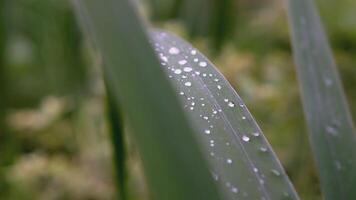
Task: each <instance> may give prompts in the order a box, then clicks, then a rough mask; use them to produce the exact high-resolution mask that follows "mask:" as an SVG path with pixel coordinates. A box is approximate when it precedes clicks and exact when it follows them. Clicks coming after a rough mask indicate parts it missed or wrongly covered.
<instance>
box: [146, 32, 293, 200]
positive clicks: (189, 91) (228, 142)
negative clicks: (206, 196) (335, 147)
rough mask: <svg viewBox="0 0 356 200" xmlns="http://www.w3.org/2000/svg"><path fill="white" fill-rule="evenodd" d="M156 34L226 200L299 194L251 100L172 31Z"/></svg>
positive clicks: (165, 65) (161, 54) (159, 51)
mask: <svg viewBox="0 0 356 200" xmlns="http://www.w3.org/2000/svg"><path fill="white" fill-rule="evenodd" d="M151 38H152V40H153V45H154V46H155V50H156V52H157V54H158V56H159V57H160V59H161V65H162V67H163V68H164V69H165V70H166V72H167V73H168V76H169V77H170V79H171V81H172V83H173V84H175V86H176V88H177V93H179V94H180V97H181V98H180V99H181V101H182V103H183V104H184V108H185V111H186V113H187V115H188V116H189V117H190V119H191V121H192V122H193V123H194V124H195V126H196V127H197V130H198V131H197V132H196V137H197V138H199V141H200V143H201V146H202V149H203V152H204V153H205V156H206V157H207V159H208V160H209V161H210V164H211V172H212V174H213V176H214V177H215V180H216V181H217V182H218V183H219V186H220V189H221V191H223V192H224V194H225V199H271V200H272V199H273V200H274V199H298V197H297V195H296V194H295V191H294V188H293V186H292V185H291V183H290V181H289V179H288V177H287V176H286V174H285V172H284V170H283V168H282V166H281V165H280V163H279V161H278V159H277V158H276V156H275V155H274V153H273V151H272V149H271V148H270V145H269V144H268V142H267V140H266V139H265V137H264V136H263V134H262V132H261V130H260V128H259V127H258V125H257V124H256V122H255V120H254V119H253V117H252V116H251V114H250V113H249V111H248V110H247V108H246V106H245V104H244V103H243V102H242V100H241V99H240V97H239V96H238V95H237V94H236V92H235V91H234V89H233V88H232V87H231V86H230V84H229V83H228V82H227V80H226V79H225V78H224V77H223V76H222V75H221V74H220V73H219V72H218V71H217V70H216V68H215V67H214V66H213V65H212V63H210V62H209V61H208V60H207V59H206V58H205V57H204V56H203V55H202V54H201V53H199V52H198V51H197V50H196V49H195V48H193V47H192V46H191V45H189V44H188V43H187V42H185V41H183V40H181V39H179V38H178V37H176V36H174V35H172V34H169V33H165V32H152V33H151Z"/></svg>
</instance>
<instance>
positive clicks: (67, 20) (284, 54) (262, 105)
mask: <svg viewBox="0 0 356 200" xmlns="http://www.w3.org/2000/svg"><path fill="white" fill-rule="evenodd" d="M135 2H136V3H137V4H138V7H139V10H140V12H141V13H142V15H143V16H144V17H145V18H146V19H147V21H150V23H151V24H153V25H154V27H159V28H163V29H166V30H170V31H172V32H175V33H176V34H178V35H180V36H182V37H183V38H185V39H187V40H188V41H190V42H191V43H193V45H195V46H196V47H197V48H198V49H200V50H201V51H202V52H203V53H205V54H206V55H208V57H209V58H211V60H212V61H213V63H215V64H216V66H217V67H219V69H220V70H221V71H222V72H223V74H224V75H225V77H226V78H227V79H228V80H229V81H230V83H231V84H232V85H233V86H234V87H235V88H236V90H237V91H238V93H239V94H240V96H241V97H242V99H244V101H245V103H246V104H247V105H248V107H249V109H250V111H251V112H252V114H253V115H254V117H255V118H256V121H257V122H258V123H259V124H260V126H261V128H262V130H263V131H264V133H265V135H266V136H267V138H268V139H269V141H270V143H271V144H272V147H273V148H274V150H275V151H276V153H277V154H278V157H279V158H280V160H281V161H282V163H283V166H284V167H285V169H286V171H287V173H288V174H289V176H290V178H291V180H292V182H293V183H294V185H295V187H296V189H297V191H298V192H299V194H300V196H301V198H302V199H311V200H313V199H321V196H320V190H319V186H318V184H319V183H318V178H317V175H316V172H315V169H314V163H313V160H312V157H311V152H310V148H309V144H308V135H307V132H306V127H305V124H304V118H303V113H302V107H301V102H300V99H299V91H298V83H297V82H296V75H295V71H294V66H293V60H292V54H291V47H290V39H289V33H288V25H287V22H286V11H285V2H284V1H282V0H195V1H192V0H190V1H189V0H136V1H135ZM70 3H71V2H70V1H69V0H17V1H13V0H0V20H1V21H0V56H1V57H0V199H9V200H12V199H14V200H18V199H29V200H32V199H33V200H35V199H36V200H37V199H39V200H42V199H43V200H45V199H46V200H47V199H115V198H116V197H117V186H116V185H115V173H114V170H113V161H112V160H113V159H112V158H113V156H112V147H111V142H110V130H109V129H110V128H109V126H108V118H107V112H106V109H107V108H106V103H105V102H106V94H105V89H104V84H103V80H102V76H101V68H100V64H101V59H100V55H98V54H97V53H96V52H95V51H93V50H92V48H91V46H90V44H89V43H88V41H87V39H86V38H85V37H83V36H82V35H81V33H80V30H79V27H78V24H77V23H76V20H75V16H74V13H73V12H72V10H71V4H70ZM318 6H319V8H320V13H321V17H322V20H323V22H324V25H325V28H326V30H327V32H328V35H329V38H330V40H331V44H332V47H333V50H334V53H335V57H336V61H337V63H338V67H339V71H340V73H341V77H342V80H343V84H344V87H345V90H346V94H347V98H348V100H349V103H350V106H351V108H352V114H353V115H354V116H355V114H356V67H355V65H356V56H355V55H356V12H354V11H355V9H356V1H354V0H338V1H337V2H336V1H332V0H323V1H321V0H320V1H318ZM128 131H129V130H128ZM126 140H127V143H128V147H129V150H128V152H127V168H128V176H127V177H128V178H127V182H128V188H129V191H130V192H129V196H130V199H148V198H149V192H148V191H147V187H146V186H145V181H144V175H143V174H142V169H141V164H140V159H139V155H138V153H137V152H136V151H135V143H134V141H132V140H130V138H126Z"/></svg>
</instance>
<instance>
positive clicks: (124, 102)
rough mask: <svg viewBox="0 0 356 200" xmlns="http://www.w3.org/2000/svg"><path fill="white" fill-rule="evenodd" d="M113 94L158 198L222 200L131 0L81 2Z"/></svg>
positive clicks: (78, 4) (83, 17)
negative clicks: (130, 128) (127, 123)
mask: <svg viewBox="0 0 356 200" xmlns="http://www.w3.org/2000/svg"><path fill="white" fill-rule="evenodd" d="M74 2H75V5H76V6H75V8H76V9H77V10H76V11H77V12H78V14H80V15H79V17H80V18H81V20H82V23H83V25H84V27H86V28H87V30H88V32H89V34H90V35H91V36H93V37H92V39H94V41H95V44H96V45H97V47H98V48H99V50H100V51H101V55H102V57H103V60H104V63H105V67H104V73H105V76H106V78H107V83H108V86H109V89H110V91H111V92H112V95H113V97H114V99H115V101H116V103H117V104H120V105H121V108H122V110H123V112H124V113H125V114H126V115H127V119H128V122H129V123H130V124H131V127H132V130H133V133H134V136H135V137H134V138H135V139H136V142H137V145H138V147H139V150H140V155H141V157H142V160H143V165H144V169H145V175H146V177H147V180H148V185H149V187H150V189H151V190H150V191H151V192H152V195H153V199H159V200H167V199H169V200H182V199H184V200H190V199H191V200H197V199H204V200H218V199H221V197H220V196H219V194H218V192H217V188H216V186H215V184H214V182H213V179H212V177H211V174H210V173H209V170H208V164H207V162H206V161H205V159H204V157H203V155H202V153H201V152H200V149H199V148H198V142H197V140H196V139H195V138H194V129H193V128H192V127H191V125H190V124H189V122H188V118H187V117H186V116H185V114H184V112H183V109H182V108H181V107H180V102H179V100H178V98H177V97H178V96H177V95H176V94H175V90H174V88H173V86H172V85H171V84H170V82H169V80H168V78H167V76H166V74H165V73H164V70H163V69H162V68H161V67H160V64H159V61H158V59H157V57H156V55H155V53H154V51H153V49H152V48H151V46H150V43H149V41H148V37H147V35H146V34H145V29H144V28H143V26H142V24H141V21H140V19H139V17H138V16H137V15H136V12H135V10H134V8H133V6H132V4H131V3H132V2H131V1H130V0H106V1H98V0H77V1H74Z"/></svg>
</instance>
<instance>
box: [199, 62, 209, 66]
mask: <svg viewBox="0 0 356 200" xmlns="http://www.w3.org/2000/svg"><path fill="white" fill-rule="evenodd" d="M207 65H208V64H207V63H206V62H204V61H202V62H199V66H200V67H206V66H207Z"/></svg>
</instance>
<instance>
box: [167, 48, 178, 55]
mask: <svg viewBox="0 0 356 200" xmlns="http://www.w3.org/2000/svg"><path fill="white" fill-rule="evenodd" d="M168 52H169V53H170V54H172V55H176V54H179V52H180V51H179V49H177V47H171V48H170V49H169V50H168Z"/></svg>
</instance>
